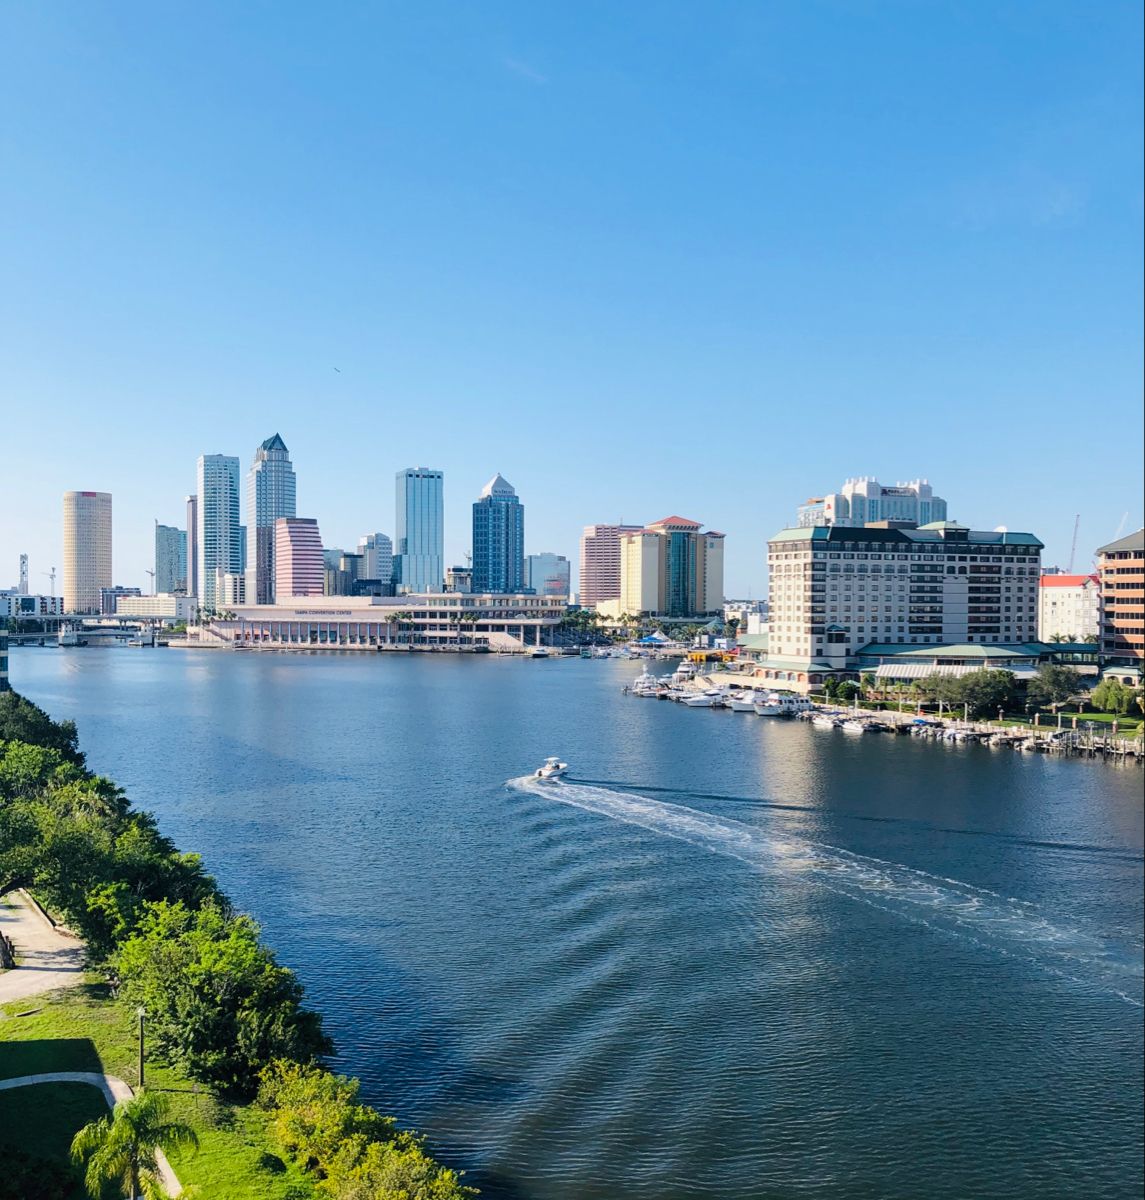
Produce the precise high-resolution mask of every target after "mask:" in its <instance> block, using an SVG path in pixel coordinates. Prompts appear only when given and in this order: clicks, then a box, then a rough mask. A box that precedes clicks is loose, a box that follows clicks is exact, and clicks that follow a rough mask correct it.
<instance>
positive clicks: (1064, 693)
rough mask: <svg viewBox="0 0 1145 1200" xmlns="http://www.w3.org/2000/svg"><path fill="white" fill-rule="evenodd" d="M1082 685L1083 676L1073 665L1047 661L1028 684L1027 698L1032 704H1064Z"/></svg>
mask: <svg viewBox="0 0 1145 1200" xmlns="http://www.w3.org/2000/svg"><path fill="white" fill-rule="evenodd" d="M1080 687H1081V676H1080V675H1079V674H1078V673H1077V671H1075V670H1074V669H1073V667H1062V666H1058V665H1057V664H1056V663H1045V664H1043V665H1042V666H1040V667H1039V668H1038V673H1037V674H1036V675H1035V676H1034V677H1033V679H1031V680H1030V682H1029V684H1028V685H1027V686H1026V698H1027V699H1028V700H1029V701H1030V703H1031V704H1037V705H1044V706H1051V705H1052V706H1054V707H1056V706H1057V705H1059V704H1064V703H1065V702H1066V701H1067V700H1068V699H1069V698H1070V697H1071V696H1073V695H1076V694H1077V692H1078V690H1079V689H1080Z"/></svg>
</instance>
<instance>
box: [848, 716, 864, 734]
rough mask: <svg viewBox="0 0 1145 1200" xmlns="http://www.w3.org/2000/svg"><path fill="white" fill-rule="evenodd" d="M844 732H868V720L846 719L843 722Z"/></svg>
mask: <svg viewBox="0 0 1145 1200" xmlns="http://www.w3.org/2000/svg"><path fill="white" fill-rule="evenodd" d="M843 732H844V733H867V732H868V729H867V723H866V721H857V720H854V719H852V720H850V721H844V722H843Z"/></svg>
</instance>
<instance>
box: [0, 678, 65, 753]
mask: <svg viewBox="0 0 1145 1200" xmlns="http://www.w3.org/2000/svg"><path fill="white" fill-rule="evenodd" d="M0 742H27V743H29V744H30V745H33V746H41V747H43V748H44V749H45V750H56V751H58V752H59V754H60V756H61V758H63V759H64V760H65V761H66V762H70V763H73V764H74V765H75V766H77V767H82V766H83V762H84V758H83V754H81V753H80V749H79V733H78V732H77V730H76V723H75V722H74V721H53V720H52V718H51V717H49V716H48V714H47V713H46V712H44V710H43V709H42V708H40V707H38V706H37V705H35V704H33V703H32V702H31V700H25V699H24V697H23V696H21V695H19V694H18V693H17V692H0Z"/></svg>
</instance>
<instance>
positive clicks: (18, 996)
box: [0, 892, 83, 1004]
mask: <svg viewBox="0 0 1145 1200" xmlns="http://www.w3.org/2000/svg"><path fill="white" fill-rule="evenodd" d="M2 899H3V901H4V905H0V929H2V930H3V931H4V932H5V933H6V934H7V935H8V936H9V937H10V938H11V939H12V943H13V945H14V946H15V947H16V960H17V962H18V963H19V964H20V965H19V966H18V967H14V968H13V969H12V970H10V971H3V972H0V1004H7V1003H8V1002H9V1001H10V1000H23V999H24V998H25V997H27V996H38V995H40V994H41V993H43V992H53V991H55V990H56V988H64V987H76V986H77V985H78V984H81V983H82V982H83V944H82V943H81V942H80V941H79V940H78V939H77V938H74V937H69V936H68V935H67V934H64V933H60V931H59V930H58V929H55V928H54V927H53V926H52V925H51V923H50V922H48V921H46V920H45V919H44V917H43V916H42V915H41V914H40V913H39V911H37V909H36V908H35V906H34V905H32V904H31V903H29V901H28V898H27V897H26V896H25V895H24V894H23V892H9V893H8V894H7V895H6V896H4V897H3V898H2ZM5 906H7V907H5Z"/></svg>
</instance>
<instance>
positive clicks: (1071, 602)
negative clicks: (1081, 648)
mask: <svg viewBox="0 0 1145 1200" xmlns="http://www.w3.org/2000/svg"><path fill="white" fill-rule="evenodd" d="M1100 624H1101V580H1100V579H1099V578H1098V576H1096V575H1066V574H1064V573H1062V572H1060V571H1054V572H1043V573H1042V577H1041V579H1040V580H1039V586H1038V640H1039V641H1042V642H1049V641H1052V640H1054V639H1056V640H1058V641H1062V640H1065V641H1067V642H1084V641H1088V640H1090V639H1094V638H1096V637H1097V635H1098V632H1099V626H1100Z"/></svg>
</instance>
